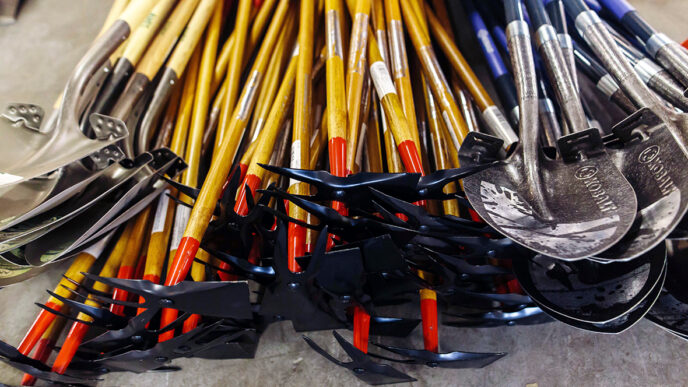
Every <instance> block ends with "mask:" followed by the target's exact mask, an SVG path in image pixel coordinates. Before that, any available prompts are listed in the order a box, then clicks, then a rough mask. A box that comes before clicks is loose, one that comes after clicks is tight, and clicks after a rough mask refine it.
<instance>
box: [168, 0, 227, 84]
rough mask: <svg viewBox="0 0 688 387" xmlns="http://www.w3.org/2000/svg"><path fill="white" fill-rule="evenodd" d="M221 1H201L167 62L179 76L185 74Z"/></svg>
mask: <svg viewBox="0 0 688 387" xmlns="http://www.w3.org/2000/svg"><path fill="white" fill-rule="evenodd" d="M219 1H222V0H201V2H200V3H199V4H198V7H196V11H195V12H194V14H193V16H192V17H191V20H189V24H188V25H187V26H186V29H185V30H184V34H182V36H181V38H179V42H177V46H176V47H175V48H174V51H173V52H172V56H171V57H170V60H169V61H168V62H167V67H169V68H171V69H172V70H174V71H175V73H177V76H180V75H181V74H182V73H183V72H184V68H185V67H186V64H187V63H188V62H189V59H190V58H191V55H192V54H193V52H194V49H195V48H196V45H198V42H199V40H200V39H201V35H202V34H203V31H204V30H205V29H206V26H207V25H208V21H209V20H210V15H211V14H212V12H213V10H214V9H216V7H217V3H218V2H219Z"/></svg>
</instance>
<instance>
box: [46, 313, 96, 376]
mask: <svg viewBox="0 0 688 387" xmlns="http://www.w3.org/2000/svg"><path fill="white" fill-rule="evenodd" d="M86 332H88V325H86V324H82V323H80V322H75V323H74V324H73V325H72V329H70V330H69V334H67V338H66V339H65V341H64V343H63V344H62V348H61V349H60V353H59V354H57V358H56V359H55V363H54V364H53V369H52V370H53V372H57V373H58V374H64V372H65V371H66V370H67V367H69V363H71V362H72V359H73V358H74V354H75V353H76V350H77V349H78V348H79V345H81V341H82V340H83V339H84V336H85V335H86Z"/></svg>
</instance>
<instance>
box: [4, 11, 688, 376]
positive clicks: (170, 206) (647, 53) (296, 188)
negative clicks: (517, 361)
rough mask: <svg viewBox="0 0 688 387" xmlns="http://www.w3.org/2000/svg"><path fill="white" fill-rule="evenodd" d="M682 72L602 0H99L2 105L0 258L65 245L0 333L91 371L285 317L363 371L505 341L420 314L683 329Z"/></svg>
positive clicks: (198, 345)
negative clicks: (40, 80)
mask: <svg viewBox="0 0 688 387" xmlns="http://www.w3.org/2000/svg"><path fill="white" fill-rule="evenodd" d="M462 51H463V52H465V53H469V54H470V55H466V56H464V55H463V54H462ZM483 75H487V76H485V77H483ZM686 88H688V51H686V49H684V48H683V47H682V46H680V45H679V44H677V43H676V42H674V41H672V40H671V39H669V38H668V37H667V36H666V35H664V34H662V33H660V32H658V31H656V30H655V29H654V28H653V27H652V26H650V25H649V24H648V23H647V22H646V21H645V20H644V19H643V18H642V17H641V16H640V14H639V13H638V12H637V11H635V10H634V9H633V8H632V7H631V6H630V5H629V4H627V3H626V1H625V0H603V1H600V4H598V3H597V2H596V1H583V0H545V1H542V0H525V1H520V0H501V1H497V0H485V1H477V0H463V1H447V2H445V1H442V0H432V1H423V0H346V1H345V0H300V1H298V2H296V1H289V0H264V1H258V0H253V1H252V0H237V1H229V0H160V1H153V0H115V1H114V2H113V6H112V8H111V11H110V12H109V14H108V16H107V18H106V21H105V24H104V26H103V28H102V30H101V32H100V34H99V36H98V37H97V38H96V39H95V41H94V43H93V44H92V45H91V46H90V47H89V49H88V51H87V53H86V54H85V55H84V57H83V58H82V59H81V61H80V62H79V64H78V65H77V67H76V68H75V69H74V71H73V73H72V74H71V76H70V78H69V79H68V81H67V83H66V86H65V88H64V91H63V92H62V94H61V95H60V96H59V98H58V100H57V102H56V104H55V106H54V109H53V111H52V112H48V113H47V114H44V112H43V110H42V109H41V108H40V107H38V106H36V105H32V104H20V103H18V104H12V105H10V106H8V107H7V109H6V111H5V112H4V114H3V117H4V118H3V123H2V125H3V126H2V127H0V130H2V131H3V134H2V135H3V139H6V140H5V141H3V142H4V143H5V144H4V145H3V147H7V149H8V151H7V153H6V154H3V156H2V157H0V186H1V187H2V189H3V191H2V194H0V230H1V231H2V232H0V286H6V285H10V284H13V283H17V282H20V281H22V280H24V279H27V278H30V277H32V276H35V275H38V274H40V273H42V272H44V271H45V270H47V268H49V267H51V265H53V264H55V263H57V262H61V261H63V260H66V259H71V264H70V266H69V268H68V269H67V271H66V272H65V275H64V278H63V279H62V280H61V281H60V283H59V284H58V286H57V287H56V288H55V289H54V290H53V291H49V294H50V298H49V299H48V300H47V301H46V302H45V303H43V304H39V306H40V307H41V311H40V313H39V314H38V317H37V318H36V320H35V322H34V323H33V325H32V326H31V328H30V330H29V332H28V333H27V334H26V336H25V337H24V339H23V340H22V341H21V343H19V346H18V347H17V348H14V347H12V346H10V345H8V344H5V343H2V342H0V344H1V345H0V360H2V361H4V362H6V363H8V364H10V365H11V366H13V367H15V368H17V369H18V370H20V371H22V372H25V373H26V375H25V377H24V379H23V380H22V384H24V385H31V384H33V383H34V382H35V380H36V378H39V379H44V380H48V381H51V382H56V383H64V384H73V383H74V384H76V383H81V384H89V383H94V382H95V381H97V380H98V377H100V376H101V375H103V374H105V373H108V372H116V371H132V372H145V371H151V370H164V369H168V365H167V363H169V362H170V361H171V360H173V359H175V358H178V357H192V356H194V357H200V358H213V359H232V358H251V357H253V356H254V353H255V351H256V347H257V345H258V341H259V338H260V335H261V333H262V332H263V331H265V329H266V328H267V327H268V326H269V325H270V324H272V323H274V322H278V321H283V320H289V321H290V322H291V324H292V326H293V328H294V329H295V330H296V331H298V332H306V331H314V330H327V329H350V330H352V331H353V343H349V342H348V341H347V340H346V339H344V338H343V337H342V336H341V335H340V334H339V333H337V332H334V334H335V338H336V340H337V342H338V344H339V345H340V346H341V347H342V348H343V349H344V351H345V352H346V353H347V355H348V356H349V358H350V360H351V361H349V362H345V361H341V360H338V359H336V358H334V357H333V356H331V355H330V354H329V353H327V352H326V351H325V350H324V349H323V348H321V347H320V346H319V345H318V344H317V343H315V341H313V340H311V339H310V338H308V337H305V336H304V337H305V339H306V344H308V345H309V346H310V347H311V348H312V349H313V350H314V351H315V352H317V353H318V354H320V355H322V356H323V357H325V358H326V359H328V360H330V361H331V362H333V363H334V364H336V365H339V366H341V367H344V368H347V369H349V370H351V371H352V372H353V375H354V376H356V377H358V378H359V379H361V380H362V381H364V382H367V383H369V384H383V383H396V382H406V381H412V380H414V379H413V378H412V377H411V376H409V375H407V374H405V373H403V372H401V371H399V370H397V369H395V368H393V367H392V365H391V364H390V363H395V362H400V363H403V364H411V365H413V364H415V365H419V366H423V365H424V366H427V367H431V368H434V367H438V366H439V367H442V368H479V367H484V366H486V365H488V364H490V363H492V362H494V361H496V360H498V359H500V358H501V357H503V356H504V355H505V354H504V353H502V352H485V353H475V352H462V351H450V352H442V348H443V347H452V346H456V345H459V344H460V343H447V342H446V340H444V341H443V340H441V336H440V333H439V331H440V328H442V329H451V328H447V327H484V328H487V327H494V326H504V325H531V324H541V323H545V322H549V321H551V320H552V319H556V320H559V321H561V322H564V323H566V324H569V325H573V326H576V327H578V328H582V329H586V330H590V331H593V332H604V333H619V332H621V331H624V330H626V329H628V328H630V327H631V326H632V325H634V324H635V323H636V322H637V321H639V320H640V319H642V318H643V317H646V318H648V319H650V320H651V321H653V322H654V323H656V324H657V325H660V326H662V327H664V328H666V329H668V330H670V331H671V332H673V333H675V334H676V335H677V336H680V337H685V335H688V329H687V328H686V327H685V326H683V325H682V323H680V322H679V321H683V320H682V319H685V316H681V313H680V311H681V310H685V305H684V304H683V301H681V300H683V299H685V298H682V297H683V295H684V294H687V293H683V290H684V289H683V288H682V287H683V286H684V285H683V283H685V281H680V279H679V278H678V277H679V276H680V275H681V274H680V273H681V272H682V271H681V270H674V271H672V270H668V268H669V267H670V266H673V267H675V268H676V267H678V268H680V266H681V265H682V263H681V262H682V260H680V258H681V257H683V254H684V253H685V248H686V246H684V243H683V241H682V239H683V238H685V233H686V232H688V231H686V228H685V222H683V221H682V219H683V216H684V215H685V212H686V210H687V209H688V199H685V198H688V195H686V194H685V193H687V192H688V178H686V174H685V173H684V172H683V170H684V168H685V165H688V164H687V162H688V148H687V144H688V142H687V141H688V136H687V135H686V133H688V117H687V116H685V114H684V112H683V111H684V110H685V109H686V108H688V98H687V97H686V93H685V91H684V90H685V89H686ZM44 115H45V119H44V117H43V116H44ZM682 193H683V194H682ZM14 203H19V204H14ZM686 290H688V289H686ZM600 292H603V293H605V294H606V298H605V296H600V294H598V293H600ZM0 294H1V293H0ZM256 295H257V296H256ZM681 307H684V309H681ZM396 315H404V316H409V315H416V316H420V318H419V319H412V318H407V317H403V318H402V317H396ZM67 322H69V323H70V328H69V329H65V327H66V326H67V325H68V324H67ZM419 324H420V325H421V326H422V329H421V330H422V337H423V344H424V345H423V348H422V349H414V348H401V347H393V346H388V345H385V344H383V342H384V341H386V340H387V338H388V337H390V336H391V337H407V336H409V335H411V333H412V331H413V330H414V328H415V327H416V326H417V325H419ZM63 330H64V332H63ZM62 336H64V341H62V342H61V345H59V346H58V342H60V341H59V340H60V337H62ZM370 343H373V344H374V345H375V348H372V347H371V348H369V344H370ZM369 349H371V351H369ZM53 351H55V352H56V353H57V355H56V357H55V358H54V360H53V361H52V364H50V365H48V363H49V359H50V358H51V356H50V355H51V353H52V352H53ZM381 351H384V352H381ZM387 352H391V353H393V354H394V355H391V356H390V357H388V356H387V355H386V353H387ZM380 353H382V354H380ZM381 360H382V361H383V362H380V361H381Z"/></svg>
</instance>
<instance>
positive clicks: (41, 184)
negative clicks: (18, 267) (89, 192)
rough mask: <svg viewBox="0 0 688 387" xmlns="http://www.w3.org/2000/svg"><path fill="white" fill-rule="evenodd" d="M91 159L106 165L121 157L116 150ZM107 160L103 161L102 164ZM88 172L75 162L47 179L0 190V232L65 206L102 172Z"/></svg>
mask: <svg viewBox="0 0 688 387" xmlns="http://www.w3.org/2000/svg"><path fill="white" fill-rule="evenodd" d="M90 157H92V158H99V159H101V160H102V161H106V163H104V164H102V168H105V167H107V165H108V163H109V162H110V161H113V162H117V161H120V160H121V159H122V158H123V157H124V154H123V153H122V152H121V151H120V150H119V149H118V148H117V147H115V146H111V147H107V148H104V149H101V150H100V151H98V152H96V153H94V154H92V155H91V156H90ZM105 159H106V160H105ZM97 167H98V169H90V168H87V167H86V166H85V165H84V164H83V163H82V162H81V161H75V162H73V163H71V164H69V165H66V166H64V167H63V168H60V169H58V170H56V171H53V172H51V173H50V174H48V175H45V176H42V177H37V178H34V179H31V180H27V181H23V182H21V183H19V184H14V185H11V186H8V187H5V188H2V189H0V192H2V193H1V194H0V230H4V229H7V228H8V227H11V226H14V225H16V224H19V223H21V222H23V221H26V220H28V219H30V218H32V217H34V216H37V215H39V214H41V213H43V212H45V211H48V210H51V209H53V208H54V207H56V206H58V205H60V204H62V203H64V202H65V201H67V200H68V199H70V198H72V197H73V196H75V195H77V194H79V193H80V192H81V191H83V189H84V188H85V187H86V186H87V185H88V184H89V183H90V182H92V181H93V180H95V179H96V178H98V177H99V176H100V175H102V174H103V173H104V171H105V169H102V168H101V166H100V165H98V166H97Z"/></svg>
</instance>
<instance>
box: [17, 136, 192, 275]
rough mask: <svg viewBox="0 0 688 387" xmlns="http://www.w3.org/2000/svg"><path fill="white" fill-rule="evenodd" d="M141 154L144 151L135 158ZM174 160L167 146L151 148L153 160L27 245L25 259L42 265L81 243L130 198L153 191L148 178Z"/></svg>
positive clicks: (151, 177)
mask: <svg viewBox="0 0 688 387" xmlns="http://www.w3.org/2000/svg"><path fill="white" fill-rule="evenodd" d="M144 155H146V153H144V154H142V155H140V156H138V157H142V156H144ZM178 160H179V158H178V156H177V155H175V154H174V153H173V152H172V151H170V150H169V149H164V148H161V149H158V150H155V151H153V161H152V162H151V163H149V164H146V166H145V167H143V168H141V169H140V170H139V171H137V173H136V174H135V175H134V176H132V177H131V178H130V179H129V181H127V182H126V184H124V185H123V186H121V187H120V189H119V190H117V191H116V192H111V193H110V194H108V195H107V197H105V198H103V199H101V200H100V201H99V202H98V205H97V206H92V207H90V208H89V209H88V210H86V211H84V212H82V213H81V214H79V215H78V216H76V217H74V218H72V219H70V220H69V221H68V222H67V223H65V224H64V225H63V226H62V227H59V228H57V229H56V230H53V231H51V232H49V233H47V234H45V235H43V236H41V237H40V238H38V239H36V240H34V241H32V242H31V243H29V244H27V245H26V249H25V254H26V256H25V259H26V261H27V262H29V263H30V264H32V265H35V266H40V265H44V264H46V263H49V262H52V261H54V260H55V259H58V258H60V257H62V256H64V255H65V254H66V253H68V252H70V251H72V250H73V249H74V248H76V247H78V246H79V245H81V244H83V243H85V242H86V241H87V239H88V238H89V237H90V236H91V235H93V234H94V233H96V232H98V231H99V230H100V229H102V228H103V227H106V226H107V224H108V223H109V222H110V221H112V220H113V219H115V218H116V217H117V215H119V214H120V213H122V212H123V211H124V210H125V209H126V208H127V207H128V206H129V205H130V204H131V203H132V202H133V201H135V200H136V199H137V198H139V197H141V196H146V195H148V193H150V191H152V190H154V189H155V188H153V187H152V184H151V183H152V181H153V180H155V178H156V177H158V176H159V175H158V174H159V173H165V172H166V171H167V170H168V169H169V168H170V167H172V166H174V165H177V162H178ZM151 200H152V199H151Z"/></svg>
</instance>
